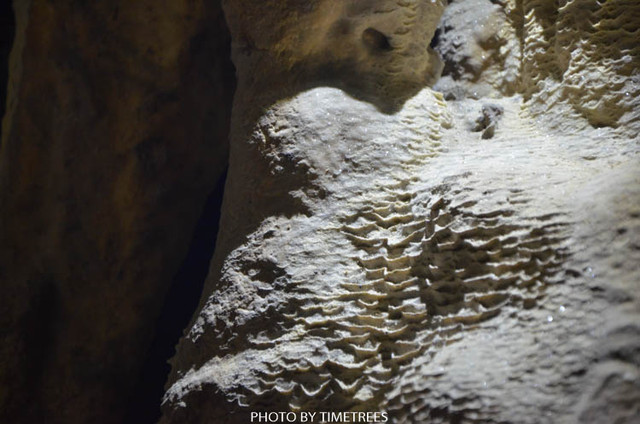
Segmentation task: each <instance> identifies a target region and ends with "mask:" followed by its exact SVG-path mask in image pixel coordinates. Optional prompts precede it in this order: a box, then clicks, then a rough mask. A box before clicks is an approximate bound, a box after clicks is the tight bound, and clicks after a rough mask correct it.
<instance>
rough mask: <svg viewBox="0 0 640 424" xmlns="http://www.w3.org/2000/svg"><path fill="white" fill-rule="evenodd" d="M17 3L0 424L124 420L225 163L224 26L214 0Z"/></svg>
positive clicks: (1, 247)
mask: <svg viewBox="0 0 640 424" xmlns="http://www.w3.org/2000/svg"><path fill="white" fill-rule="evenodd" d="M14 3H15V9H16V15H17V24H18V32H17V36H16V43H15V45H14V49H13V52H12V56H11V62H10V81H9V94H8V108H7V114H6V116H5V117H4V120H3V134H2V150H1V152H0V281H1V282H2V294H1V295H0V328H1V329H2V330H1V331H2V333H1V335H2V338H1V342H0V422H3V423H44V422H47V423H114V422H121V419H122V416H123V413H124V409H125V408H126V403H127V401H128V398H129V395H130V392H131V389H132V387H133V386H134V385H135V383H136V380H137V378H138V373H139V371H140V367H141V365H142V363H143V361H144V358H145V356H146V353H147V349H148V347H149V343H150V340H151V338H152V336H153V332H154V324H155V320H156V317H157V315H158V313H159V311H160V308H161V306H162V303H163V301H164V295H165V293H166V290H167V287H168V285H169V283H170V282H171V278H172V276H173V274H174V273H175V272H176V270H177V269H178V267H179V265H180V262H181V261H182V259H183V256H184V255H185V252H186V249H187V246H188V243H189V240H190V238H191V235H192V232H193V228H194V224H195V221H196V220H197V218H198V215H199V214H200V210H201V208H202V205H203V204H204V200H205V198H206V196H207V194H208V193H209V192H210V191H211V190H212V189H213V188H214V187H215V184H216V180H217V179H218V178H219V177H220V175H221V174H222V172H223V171H224V168H225V164H226V157H227V150H228V145H227V141H226V134H227V131H228V129H227V128H228V120H229V115H230V98H231V96H232V90H233V84H228V82H226V83H225V81H229V80H231V81H233V67H232V66H231V65H230V63H229V61H228V59H226V58H227V57H228V55H229V52H228V47H227V43H228V35H227V32H226V31H227V30H226V27H225V25H224V21H223V18H222V12H221V10H220V6H219V5H218V4H216V2H207V1H162V2H158V1H155V0H154V1H134V2H131V1H106V2H104V1H101V2H89V3H86V4H85V3H82V2H75V1H57V2H47V1H37V2H32V3H31V2H29V1H15V2H14ZM229 76H231V78H229ZM225 84H226V85H225Z"/></svg>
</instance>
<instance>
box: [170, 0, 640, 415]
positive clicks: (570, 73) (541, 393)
mask: <svg viewBox="0 0 640 424" xmlns="http://www.w3.org/2000/svg"><path fill="white" fill-rule="evenodd" d="M557 3H558V2H554V1H538V2H533V1H527V0H523V1H518V2H508V1H505V2H488V1H481V0H477V1H476V0H474V1H453V2H451V4H450V5H449V6H448V8H447V9H446V11H444V16H443V20H442V23H441V24H440V33H439V35H438V36H437V37H436V39H434V40H433V42H432V45H433V46H434V48H435V50H436V51H439V52H441V53H442V55H443V60H444V62H445V67H444V72H445V74H446V75H445V78H446V81H444V82H443V80H441V81H440V82H439V83H438V84H437V85H436V87H437V88H439V89H441V90H442V91H443V93H439V92H436V91H434V90H432V89H431V88H427V87H423V88H422V89H421V90H418V91H417V90H415V88H411V89H410V90H405V88H406V87H403V89H401V90H398V89H397V88H398V87H399V85H397V84H396V83H395V81H396V78H398V76H399V75H400V76H402V73H403V72H405V71H406V72H408V73H409V75H415V74H414V73H413V71H414V69H415V68H414V69H410V70H403V69H400V70H398V71H397V72H395V71H394V72H388V71H387V72H383V73H382V74H380V73H379V71H380V70H381V69H383V70H384V69H386V68H385V67H384V66H385V65H386V64H387V63H401V61H406V63H410V62H411V61H409V60H407V59H405V57H404V56H405V55H406V54H411V53H410V52H412V51H413V50H411V51H410V52H409V53H407V51H406V50H405V49H404V48H403V46H405V45H406V44H405V43H407V42H408V41H407V39H410V36H407V37H408V38H401V40H402V41H398V44H396V41H395V39H394V36H393V35H390V34H414V36H415V37H414V38H413V39H411V40H412V41H409V44H413V43H420V42H422V43H424V44H423V47H422V49H417V50H416V51H418V52H423V53H424V52H425V51H427V44H428V43H427V42H425V36H424V34H426V33H428V34H434V33H435V30H436V25H435V23H434V22H435V19H434V18H433V17H434V16H439V15H440V14H441V13H443V8H442V6H443V5H442V4H440V3H438V2H431V1H409V0H388V1H371V2H358V3H357V4H358V5H366V6H362V8H361V9H358V10H359V11H360V12H361V14H360V15H357V19H358V20H357V22H358V24H357V25H355V26H350V27H349V28H353V29H354V33H349V32H347V33H345V34H349V37H347V39H345V40H342V42H341V45H344V46H345V48H346V49H347V51H348V52H349V55H348V57H347V58H344V57H343V56H341V55H340V53H338V52H336V51H335V48H333V47H332V48H331V49H330V51H331V54H330V55H329V56H328V57H330V58H331V60H330V61H328V62H327V61H326V60H325V59H326V58H327V55H326V54H325V53H324V49H325V46H327V45H332V44H331V42H330V41H331V38H330V37H329V38H328V37H327V36H326V34H327V33H326V32H323V31H320V30H318V31H317V32H316V31H315V28H327V27H334V26H335V25H337V24H334V23H333V22H339V21H341V19H346V17H348V16H351V15H349V12H350V11H351V10H352V9H351V8H350V7H351V6H352V5H355V4H356V2H355V1H354V2H345V3H344V4H345V6H344V7H343V6H337V5H336V2H331V1H326V2H322V1H317V2H309V3H305V5H306V6H304V7H302V6H299V7H298V8H296V7H293V6H294V5H301V3H298V2H292V3H291V4H288V5H287V7H284V8H283V9H282V10H278V9H275V8H271V9H270V8H269V7H268V6H267V5H265V6H263V5H262V4H260V5H258V4H255V3H254V4H253V5H249V4H247V3H246V2H242V1H231V0H230V1H229V2H227V3H226V6H225V7H226V9H225V11H226V12H227V14H228V16H229V21H230V23H231V30H232V36H233V37H234V43H235V48H234V60H235V63H236V64H237V65H238V68H239V69H238V71H239V77H240V86H239V87H240V88H239V92H238V95H237V96H236V100H235V106H234V115H233V121H234V124H233V129H232V134H233V136H232V146H231V149H232V150H231V159H230V160H231V168H230V176H229V181H228V185H227V192H226V193H227V195H226V197H225V203H224V210H223V221H222V222H223V232H222V234H221V236H220V238H219V245H218V250H217V252H216V255H215V258H214V260H213V262H212V267H211V272H210V275H209V278H208V281H207V285H206V288H205V292H204V293H203V297H202V301H201V304H200V308H199V311H198V312H197V314H196V315H195V317H194V320H193V322H192V325H191V326H190V329H189V330H188V333H187V334H186V336H185V337H184V339H183V340H182V341H181V344H180V346H179V349H178V353H177V355H176V357H175V358H174V359H173V367H174V371H173V374H172V376H171V378H170V381H169V383H168V385H167V389H168V390H167V393H166V395H165V399H164V416H163V419H162V421H161V422H162V423H176V424H177V423H183V422H189V423H208V422H220V423H243V422H248V418H247V414H248V413H249V412H250V411H341V412H343V411H387V412H388V413H389V416H390V420H391V422H394V423H427V422H428V423H452V422H481V423H532V424H533V423H573V422H589V423H599V422H624V423H634V422H638V421H637V420H638V417H639V414H640V411H639V410H638V405H639V403H638V400H639V399H640V385H639V383H638V381H639V380H638V377H639V376H640V345H639V344H638V340H640V339H639V338H638V335H639V334H640V313H639V312H640V299H639V298H638V293H640V291H639V290H638V289H639V287H638V285H639V284H640V265H639V264H640V213H639V210H638V208H639V207H640V206H639V205H640V190H639V187H640V185H639V183H640V163H639V159H638V153H639V150H640V146H639V143H638V142H639V140H638V137H637V118H638V113H639V112H640V111H639V109H638V107H637V105H638V101H639V100H638V98H639V97H638V94H637V91H634V90H637V87H638V86H637V82H636V78H637V76H638V74H637V72H638V69H639V67H638V64H639V63H640V62H639V58H638V54H637V53H638V51H637V43H633V44H632V43H631V41H630V40H631V38H633V37H634V34H635V36H636V38H637V33H638V26H639V24H640V17H638V15H637V3H636V2H625V1H607V2H595V1H593V2H592V1H590V0H584V1H579V0H575V1H571V2H569V1H561V2H560V3H561V4H560V5H558V4H557ZM341 4H342V3H341ZM420 10H421V11H423V12H422V14H419V13H417V12H416V11H420ZM572 10H574V12H571V11H572ZM575 10H579V11H580V13H577V12H575ZM239 11H243V12H245V11H248V12H247V13H246V15H241V14H240V12H239ZM583 13H587V15H584V16H582V15H580V14H583ZM405 14H407V15H411V16H422V21H419V22H418V23H415V22H413V21H412V22H411V23H412V24H417V25H420V26H421V30H420V31H413V30H412V29H413V27H411V26H409V27H403V25H405V23H406V21H404V20H403V19H398V16H404V15H405ZM572 14H573V15H574V16H575V17H576V18H577V17H578V16H582V19H579V20H578V19H575V20H573V21H570V19H571V18H570V17H571V16H572ZM614 15H615V18H613V17H612V16H614ZM612 19H613V21H612ZM276 22H281V24H276ZM383 23H384V25H385V28H386V29H384V30H382V29H380V28H382V25H383ZM570 23H571V24H570ZM298 25H303V26H305V27H308V28H314V29H313V30H309V31H305V32H301V31H299V30H298V29H299V26H298ZM614 26H615V27H617V28H618V29H617V30H616V31H613V30H612V28H613V27H614ZM247 28H253V30H254V31H255V34H259V37H258V36H256V35H251V36H250V37H249V38H247V35H246V34H247V32H246V31H248V30H247ZM388 28H392V30H389V29H388ZM556 28H557V32H558V34H560V33H562V40H563V41H562V44H561V45H562V46H567V47H566V48H567V49H568V50H567V51H564V50H561V49H560V48H557V49H551V48H549V45H550V44H548V43H551V44H553V43H555V41H553V42H551V41H549V40H551V39H552V37H551V35H552V33H553V34H555V32H556ZM572 28H575V29H572ZM369 29H371V30H372V31H369ZM359 33H361V37H358V35H359ZM376 33H381V34H384V35H385V36H386V37H387V41H386V42H377V45H378V46H382V45H385V46H386V45H387V44H388V45H389V46H391V47H390V48H388V49H386V50H387V51H386V52H385V53H384V55H382V54H381V53H378V52H375V51H371V50H370V46H371V38H370V37H369V35H371V37H374V36H373V35H372V34H376ZM294 34H297V35H298V36H294ZM331 34H333V33H331ZM368 34H369V35H368ZM376 37H377V36H376ZM554 37H555V36H554ZM618 37H620V38H618ZM248 39H249V40H254V41H255V40H256V39H260V40H262V42H263V44H260V45H258V44H257V41H255V42H248V41H247V40H248ZM618 39H619V40H620V41H619V42H617V41H616V40H618ZM309 40H315V43H313V42H311V41H309ZM545 40H546V41H545ZM554 40H555V38H554ZM378 41H380V39H378ZM558 42H560V41H558ZM541 43H543V44H544V43H547V44H544V45H543V44H541ZM310 45H311V46H313V47H314V49H310V48H307V47H306V46H310ZM606 45H609V47H607V48H605V46H606ZM301 46H305V47H304V48H302V47H301ZM395 46H397V47H395ZM316 49H317V50H316ZM309 51H313V52H314V54H311V53H308V52H309ZM318 51H321V52H323V54H320V55H317V54H315V52H318ZM567 52H569V53H567ZM396 55H397V56H398V57H397V58H396ZM318 57H320V58H321V59H318ZM292 58H295V59H292ZM427 58H428V56H424V59H422V60H423V62H421V63H423V64H424V66H425V68H423V69H424V70H423V71H421V72H424V73H426V74H427V75H430V74H433V73H437V72H438V65H437V64H436V62H435V61H433V60H432V59H430V58H429V59H428V60H427ZM561 58H564V61H565V62H564V63H565V65H566V66H565V68H564V69H565V71H564V73H557V70H558V69H559V68H556V66H557V65H558V63H557V62H558V61H560V59H561ZM353 61H356V62H357V63H356V64H354V63H353ZM552 62H553V63H555V64H553V65H551V63H552ZM256 63H260V64H261V66H262V67H261V68H260V70H261V72H259V73H258V72H256V71H255V68H253V67H251V66H248V65H249V64H252V66H253V64H256ZM285 64H293V65H291V66H285ZM548 66H551V68H548ZM316 67H317V68H316ZM345 68H346V71H345ZM315 69H322V70H323V72H324V74H323V75H328V77H326V78H320V77H319V76H318V74H317V73H315V72H314V70H315ZM550 69H553V70H550ZM310 70H311V71H310ZM340 72H345V73H344V74H343V75H341V74H340ZM283 74H284V75H287V76H288V78H287V79H285V80H282V79H273V76H274V75H280V76H281V75H283ZM353 75H357V76H358V78H359V79H361V80H362V81H365V82H366V81H369V80H368V78H369V76H370V75H374V76H375V78H374V79H378V84H377V85H374V86H368V85H367V83H364V84H363V83H360V82H357V81H355V82H353V80H352V79H353ZM336 76H337V78H336ZM341 76H344V78H343V79H341V78H340V77H341ZM332 77H333V78H334V79H332ZM594 78H595V79H594ZM336 79H338V80H340V83H338V82H336ZM418 80H420V79H419V78H417V79H415V81H418ZM429 80H430V78H425V79H424V81H425V82H427V81H429ZM377 86H384V87H394V88H395V89H390V90H386V91H384V90H383V91H375V87H377ZM621 87H625V88H624V90H628V91H620V90H621ZM626 92H628V93H629V95H628V96H627V95H626ZM512 94H513V95H512ZM483 96H489V97H491V99H489V100H488V101H487V100H485V99H482V97H483ZM445 98H447V99H449V100H451V101H447V100H445ZM580 99H583V100H580ZM381 105H382V106H381ZM386 105H392V106H393V107H385V106H386ZM594 116H598V117H604V118H602V119H604V120H600V118H598V119H596V120H595V121H594ZM569 129H570V130H571V131H569Z"/></svg>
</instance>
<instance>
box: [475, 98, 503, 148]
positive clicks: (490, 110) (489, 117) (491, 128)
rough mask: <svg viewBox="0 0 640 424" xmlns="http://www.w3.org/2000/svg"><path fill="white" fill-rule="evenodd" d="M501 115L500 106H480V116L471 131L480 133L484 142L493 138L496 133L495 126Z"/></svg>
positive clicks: (501, 109)
mask: <svg viewBox="0 0 640 424" xmlns="http://www.w3.org/2000/svg"><path fill="white" fill-rule="evenodd" d="M503 113H504V109H503V108H502V106H498V105H493V104H484V105H482V115H481V116H480V117H479V118H478V119H476V126H475V127H474V128H473V131H475V132H479V131H482V138H483V139H484V140H486V139H489V138H493V136H494V134H495V132H496V126H497V125H498V121H499V120H500V118H502V114H503Z"/></svg>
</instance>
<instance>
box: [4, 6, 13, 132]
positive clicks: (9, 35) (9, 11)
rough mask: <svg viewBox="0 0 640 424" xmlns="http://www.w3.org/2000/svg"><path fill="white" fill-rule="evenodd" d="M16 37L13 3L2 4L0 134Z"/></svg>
mask: <svg viewBox="0 0 640 424" xmlns="http://www.w3.org/2000/svg"><path fill="white" fill-rule="evenodd" d="M15 35H16V17H15V15H14V13H13V2H12V1H10V0H5V1H2V2H0V134H2V118H3V117H4V114H5V112H6V106H7V88H8V85H9V53H11V46H13V40H14V38H15Z"/></svg>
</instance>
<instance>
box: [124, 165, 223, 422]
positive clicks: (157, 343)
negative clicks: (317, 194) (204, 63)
mask: <svg viewBox="0 0 640 424" xmlns="http://www.w3.org/2000/svg"><path fill="white" fill-rule="evenodd" d="M226 178H227V171H225V172H224V173H223V175H222V176H221V177H220V179H219V180H218V183H217V185H216V187H215V189H214V190H213V191H212V192H211V193H210V194H209V197H208V198H207V201H206V203H205V205H204V207H203V210H202V214H201V215H200V218H199V219H198V222H197V224H196V227H195V230H194V233H193V238H192V239H191V243H190V245H189V250H188V252H187V255H186V257H185V259H184V261H183V262H182V264H181V266H180V269H179V270H178V272H177V273H176V275H175V277H174V278H173V281H172V283H171V287H170V288H169V291H168V292H167V296H166V300H165V303H164V306H163V308H162V311H161V313H160V317H159V318H158V320H157V323H156V332H155V335H154V339H153V342H152V344H151V346H150V348H149V351H148V354H147V357H146V359H145V362H144V366H143V369H142V372H141V374H140V376H139V377H138V380H137V383H136V386H135V388H134V390H133V395H132V397H131V399H130V400H129V407H128V411H127V415H126V418H125V421H124V422H125V423H131V424H134V423H135V424H146V423H149V424H152V423H156V422H158V420H159V419H160V414H161V413H160V402H161V399H162V396H163V394H164V384H165V382H166V381H167V378H168V376H169V372H170V371H171V367H170V365H169V364H168V362H167V361H168V360H169V359H171V358H172V357H173V356H174V354H175V346H176V345H177V343H178V341H179V340H180V337H182V333H183V330H184V329H185V328H186V327H187V325H188V324H189V321H190V320H191V317H192V316H193V313H194V311H195V310H196V308H197V306H198V301H199V300H200V295H201V294H202V290H203V287H204V282H205V279H206V277H207V275H208V273H209V262H210V261H211V258H212V256H213V251H214V249H215V244H216V238H217V234H218V229H219V221H220V212H221V207H222V197H223V193H224V186H225V182H226Z"/></svg>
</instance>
